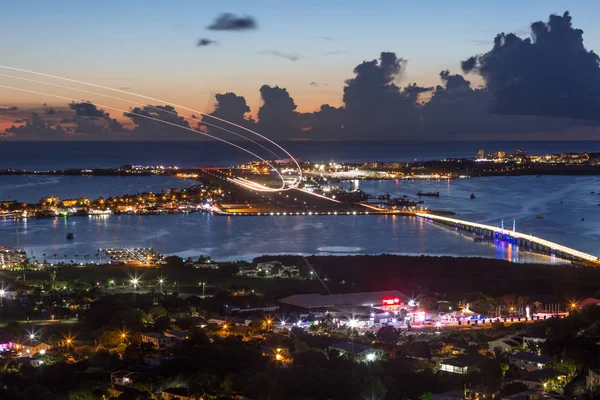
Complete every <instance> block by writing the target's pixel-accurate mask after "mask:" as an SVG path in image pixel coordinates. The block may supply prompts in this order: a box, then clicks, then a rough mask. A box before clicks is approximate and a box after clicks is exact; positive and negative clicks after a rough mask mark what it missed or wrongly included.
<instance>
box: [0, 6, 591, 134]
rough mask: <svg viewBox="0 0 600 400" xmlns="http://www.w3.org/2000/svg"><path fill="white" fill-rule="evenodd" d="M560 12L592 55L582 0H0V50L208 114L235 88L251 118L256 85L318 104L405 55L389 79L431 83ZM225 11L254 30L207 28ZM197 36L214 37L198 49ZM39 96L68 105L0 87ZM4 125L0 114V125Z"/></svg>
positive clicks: (0, 80)
mask: <svg viewBox="0 0 600 400" xmlns="http://www.w3.org/2000/svg"><path fill="white" fill-rule="evenodd" d="M567 7H568V10H569V11H570V13H571V15H572V16H573V17H574V18H575V25H576V28H579V29H583V31H584V40H585V45H586V48H587V49H596V50H600V25H598V23H597V16H598V15H600V2H597V1H592V0H589V1H578V2H576V3H575V2H572V3H568V4H566V3H565V2H564V1H554V0H544V1H527V2H523V1H517V0H504V1H494V2H472V1H454V2H448V1H437V0H436V1H433V0H430V1H427V0H425V1H421V2H415V3H413V4H407V2H403V1H398V0H380V1H377V2H365V1H354V0H345V1H341V0H328V1H323V0H319V1H313V0H310V1H298V2H281V1H271V0H257V1H254V2H247V1H244V2H242V1H237V0H234V1H226V2H218V1H211V2H208V1H202V0H180V1H172V2H165V1H148V0H104V1H102V2H88V1H80V0H57V1H52V2H49V1H45V0H22V1H9V2H4V3H3V5H2V9H1V10H0V35H1V37H2V38H3V40H2V41H1V42H0V47H1V51H2V52H1V54H2V64H4V65H8V66H13V67H18V68H24V69H30V70H35V71H39V72H44V73H49V74H55V75H60V76H65V77H69V78H73V79H79V80H84V81H88V82H93V83H97V84H101V85H106V86H109V87H112V88H126V90H130V91H134V92H137V93H143V94H146V95H149V96H152V97H158V98H161V99H166V100H169V101H171V102H174V103H179V104H184V105H186V106H190V107H193V108H197V109H200V110H202V111H207V112H209V111H211V110H212V108H213V104H214V102H215V100H214V95H215V94H216V93H225V92H235V93H236V94H238V95H240V96H244V97H245V99H246V101H247V103H248V105H249V106H250V108H251V114H252V115H254V116H256V113H257V111H258V108H259V107H260V105H261V98H260V93H259V88H260V87H261V86H262V85H264V84H267V85H272V86H274V85H278V86H280V87H283V88H286V89H287V90H288V92H289V93H290V95H291V96H292V97H293V99H294V101H295V103H296V104H297V105H298V109H297V111H300V112H311V111H314V110H317V109H318V108H319V106H320V105H321V104H324V103H328V104H331V105H333V106H340V105H341V104H342V95H343V88H344V85H345V81H346V80H347V79H350V78H353V77H354V74H353V69H354V67H355V66H356V65H358V64H360V63H361V62H363V61H368V60H374V59H377V58H378V57H379V54H380V53H381V52H382V51H389V52H394V53H395V54H397V56H398V57H399V58H403V59H405V60H408V64H407V66H406V69H405V71H404V72H403V73H402V74H401V76H400V77H399V78H398V80H397V84H399V85H401V86H403V85H406V84H408V83H410V82H417V83H418V84H419V85H421V86H435V85H437V84H440V79H439V72H440V71H441V70H444V69H449V70H450V72H451V73H461V74H462V71H461V68H460V62H461V61H462V60H465V59H466V58H468V57H470V56H471V55H474V54H481V53H484V52H486V51H489V49H490V48H491V46H492V42H493V38H494V36H495V35H496V34H498V33H500V32H507V33H508V32H514V33H516V34H517V35H519V36H521V37H527V36H528V35H529V30H528V27H529V24H530V23H532V22H534V21H537V20H546V18H547V17H548V16H549V15H550V14H552V13H557V14H562V13H563V12H564V11H565V10H566V9H567ZM225 12H231V13H234V14H237V15H241V16H245V15H247V16H251V17H253V18H254V19H255V20H256V22H257V25H258V28H257V29H254V30H244V31H215V30H208V29H207V26H208V25H210V24H211V23H212V22H213V21H214V19H215V18H216V17H217V16H218V15H220V14H222V13H225ZM201 38H206V39H210V40H214V41H216V42H217V43H216V44H210V45H208V46H202V47H197V46H196V43H197V41H198V40H199V39H201ZM291 59H293V60H291ZM0 73H8V74H15V73H13V72H10V71H5V70H0ZM20 76H25V75H20ZM29 77H30V78H31V76H29ZM465 77H466V78H467V79H469V80H470V81H471V82H472V87H478V86H479V85H481V84H482V83H483V80H482V78H481V77H479V76H476V75H473V74H469V75H465ZM16 84H18V86H19V87H24V88H29V89H32V88H34V87H35V88H36V89H37V90H44V91H50V92H52V93H56V91H55V90H53V89H52V88H48V87H41V86H39V85H37V86H35V85H32V84H28V83H26V82H16V81H14V80H12V79H8V78H6V77H1V76H0V85H8V86H14V85H16ZM71 95H73V97H76V98H77V99H79V100H83V99H85V95H83V94H73V93H71ZM104 102H105V104H109V105H111V104H113V105H114V104H116V103H115V102H114V101H113V100H105V101H104ZM43 103H48V105H52V106H57V107H60V106H64V105H65V104H66V103H67V101H62V100H58V99H52V98H50V97H45V96H42V95H34V94H25V93H19V92H15V91H12V90H9V89H6V88H0V107H10V106H15V105H16V106H18V107H19V108H20V110H21V111H23V110H27V109H29V108H32V107H33V108H40V106H41V104H43ZM120 106H123V104H120ZM111 114H112V115H114V116H115V117H117V118H119V119H122V116H121V115H120V114H119V113H117V112H111ZM9 122H11V121H10V118H9V117H7V116H2V122H1V123H0V128H4V127H5V126H6V125H7V124H8V123H9Z"/></svg>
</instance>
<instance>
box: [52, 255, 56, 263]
mask: <svg viewBox="0 0 600 400" xmlns="http://www.w3.org/2000/svg"><path fill="white" fill-rule="evenodd" d="M52 257H54V264H56V253H54V254H52Z"/></svg>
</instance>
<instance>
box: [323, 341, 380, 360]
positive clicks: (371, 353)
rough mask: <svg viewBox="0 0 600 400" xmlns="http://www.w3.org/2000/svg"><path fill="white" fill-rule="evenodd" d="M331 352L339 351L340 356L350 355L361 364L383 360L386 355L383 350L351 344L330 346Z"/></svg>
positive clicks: (344, 343)
mask: <svg viewBox="0 0 600 400" xmlns="http://www.w3.org/2000/svg"><path fill="white" fill-rule="evenodd" d="M329 350H337V351H339V352H340V354H349V355H351V356H353V357H354V358H355V359H356V360H357V361H361V362H369V361H375V360H378V359H381V358H382V357H383V355H384V354H385V352H384V351H383V350H380V349H376V348H373V347H369V346H364V345H362V344H358V343H351V342H339V343H335V344H332V345H331V346H329Z"/></svg>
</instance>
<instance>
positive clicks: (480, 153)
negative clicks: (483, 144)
mask: <svg viewBox="0 0 600 400" xmlns="http://www.w3.org/2000/svg"><path fill="white" fill-rule="evenodd" d="M475 158H476V159H477V160H483V159H484V158H485V151H483V149H478V150H477V152H476V153H475Z"/></svg>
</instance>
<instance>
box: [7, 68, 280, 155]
mask: <svg viewBox="0 0 600 400" xmlns="http://www.w3.org/2000/svg"><path fill="white" fill-rule="evenodd" d="M0 76H2V77H5V78H10V79H18V80H21V81H26V82H32V83H38V84H41V85H48V86H53V87H57V88H61V89H67V90H74V91H76V92H81V93H86V94H93V95H96V96H101V97H105V98H109V99H113V100H119V101H123V102H126V103H132V104H135V105H138V106H143V107H147V108H149V109H151V110H155V111H158V112H164V113H167V114H171V115H175V116H182V117H183V118H184V119H186V120H188V119H189V120H194V119H193V118H191V117H186V116H183V115H181V114H178V113H176V112H174V111H169V110H162V109H160V108H157V107H153V106H151V105H148V104H144V103H141V102H139V101H133V100H129V99H124V98H122V97H116V96H111V95H109V94H104V93H98V92H93V91H91V90H85V89H79V88H74V87H71V86H65V85H59V84H57V83H51V82H44V81H40V80H37V79H29V78H23V77H22V76H13V75H7V74H0ZM84 101H85V100H84ZM198 123H201V124H204V125H207V126H212V127H215V125H212V124H210V123H206V122H204V121H200V120H198ZM219 129H221V130H223V131H225V132H227V133H231V134H233V135H235V136H238V137H240V138H242V139H246V140H248V141H249V142H252V143H254V144H255V145H257V146H260V147H262V148H263V149H265V150H267V151H268V152H269V153H271V154H273V155H274V156H275V157H277V158H279V157H280V156H279V155H278V154H277V153H275V152H274V151H273V150H271V149H269V148H268V147H266V146H263V145H262V144H260V143H258V142H256V141H255V140H252V139H250V138H248V137H246V136H244V135H241V134H239V133H237V132H234V131H232V130H229V129H226V128H223V127H219Z"/></svg>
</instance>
